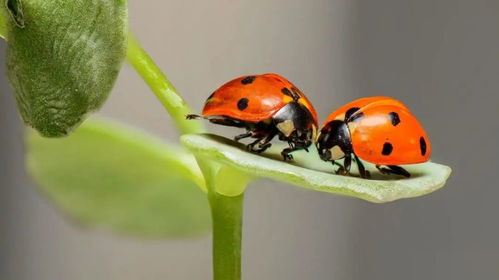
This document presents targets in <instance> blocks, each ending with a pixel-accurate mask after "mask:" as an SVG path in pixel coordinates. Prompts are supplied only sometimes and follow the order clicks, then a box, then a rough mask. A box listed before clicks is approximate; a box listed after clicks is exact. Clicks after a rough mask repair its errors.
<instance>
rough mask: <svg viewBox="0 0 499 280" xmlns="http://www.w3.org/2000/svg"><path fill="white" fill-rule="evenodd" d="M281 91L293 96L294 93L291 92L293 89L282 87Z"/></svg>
mask: <svg viewBox="0 0 499 280" xmlns="http://www.w3.org/2000/svg"><path fill="white" fill-rule="evenodd" d="M281 92H282V93H284V94H285V95H287V96H290V97H293V94H292V93H291V91H290V90H289V89H288V88H282V89H281Z"/></svg>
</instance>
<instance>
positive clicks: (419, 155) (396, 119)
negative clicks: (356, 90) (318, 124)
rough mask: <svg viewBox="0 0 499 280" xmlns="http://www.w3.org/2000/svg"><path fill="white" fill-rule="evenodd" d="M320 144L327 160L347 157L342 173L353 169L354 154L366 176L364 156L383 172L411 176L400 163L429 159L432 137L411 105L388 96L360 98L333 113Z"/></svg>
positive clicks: (323, 130) (327, 122)
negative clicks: (429, 137) (410, 107)
mask: <svg viewBox="0 0 499 280" xmlns="http://www.w3.org/2000/svg"><path fill="white" fill-rule="evenodd" d="M316 145H317V150H318V151H319V155H320V157H321V159H322V160H324V161H330V162H332V163H333V164H337V163H336V162H335V161H337V160H339V159H343V158H344V161H343V166H341V165H340V169H338V171H337V173H339V174H348V173H349V171H350V166H351V162H352V156H353V158H354V159H355V162H356V163H357V167H358V169H359V174H360V176H361V177H362V178H369V177H370V174H369V172H368V171H367V170H366V169H365V168H364V164H363V163H362V161H361V159H362V160H365V161H367V162H370V163H373V164H375V165H376V167H377V168H378V169H379V170H380V171H381V172H382V173H385V174H396V175H402V176H405V177H410V173H409V172H407V171H406V170H405V169H404V168H402V167H400V166H398V165H403V164H415V163H422V162H426V161H428V160H429V158H430V155H431V146H430V142H429V140H428V137H427V135H426V133H425V131H424V129H423V128H422V126H421V125H420V124H419V122H418V121H417V120H416V118H415V117H414V116H413V115H412V114H411V112H410V111H409V109H408V108H407V107H406V106H405V105H404V104H402V103H401V102H400V101H398V100H395V99H393V98H389V97H384V96H375V97H366V98H361V99H357V100H355V101H352V102H350V103H348V104H346V105H344V106H343V107H341V108H339V109H337V110H336V111H334V112H333V113H331V115H329V117H328V118H327V120H326V121H325V123H324V126H323V127H322V129H321V131H320V133H319V137H318V139H317V143H316ZM337 165H339V164H337Z"/></svg>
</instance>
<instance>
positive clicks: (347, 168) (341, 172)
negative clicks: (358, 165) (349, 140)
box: [336, 155, 352, 175]
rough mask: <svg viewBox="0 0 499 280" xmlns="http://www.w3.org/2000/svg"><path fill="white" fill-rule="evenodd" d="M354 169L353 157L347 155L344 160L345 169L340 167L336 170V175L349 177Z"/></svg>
mask: <svg viewBox="0 0 499 280" xmlns="http://www.w3.org/2000/svg"><path fill="white" fill-rule="evenodd" d="M351 167H352V155H345V159H344V160H343V167H340V168H339V169H338V170H336V174H339V175H347V174H348V173H350V168H351Z"/></svg>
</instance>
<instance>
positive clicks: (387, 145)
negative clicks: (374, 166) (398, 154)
mask: <svg viewBox="0 0 499 280" xmlns="http://www.w3.org/2000/svg"><path fill="white" fill-rule="evenodd" d="M392 151H393V146H392V144H390V143H389V142H385V144H383V150H382V151H381V154H382V155H384V156H389V155H390V154H391V153H392Z"/></svg>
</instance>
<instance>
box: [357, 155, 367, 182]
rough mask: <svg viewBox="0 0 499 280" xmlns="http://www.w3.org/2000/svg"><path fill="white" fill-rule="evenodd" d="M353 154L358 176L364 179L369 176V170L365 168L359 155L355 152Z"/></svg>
mask: <svg viewBox="0 0 499 280" xmlns="http://www.w3.org/2000/svg"><path fill="white" fill-rule="evenodd" d="M353 156H354V158H355V162H356V163H357V168H358V169H359V175H360V177H362V178H364V179H369V178H371V173H369V171H367V170H366V168H365V167H364V163H362V161H361V160H360V159H359V157H358V156H357V155H356V154H353Z"/></svg>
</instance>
